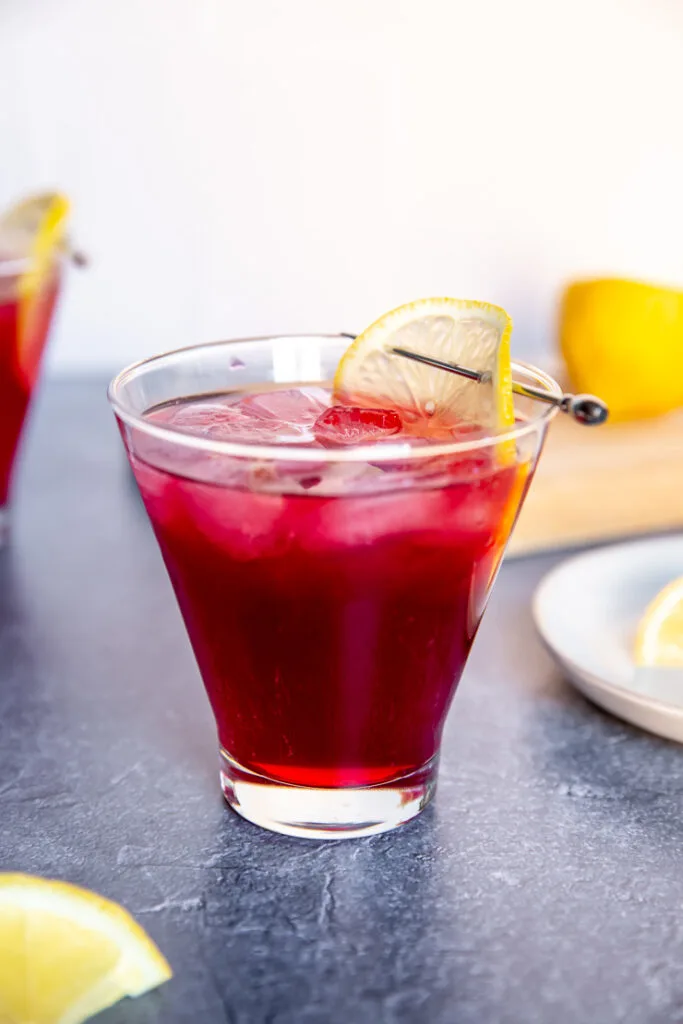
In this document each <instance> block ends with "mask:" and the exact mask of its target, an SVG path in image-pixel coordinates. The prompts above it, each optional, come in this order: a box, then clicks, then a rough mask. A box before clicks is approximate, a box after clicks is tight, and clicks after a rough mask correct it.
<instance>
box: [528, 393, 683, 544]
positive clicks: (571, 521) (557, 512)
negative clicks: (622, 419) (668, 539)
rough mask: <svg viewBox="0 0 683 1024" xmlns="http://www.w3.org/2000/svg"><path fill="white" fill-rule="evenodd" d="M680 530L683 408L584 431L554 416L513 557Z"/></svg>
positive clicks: (682, 509)
mask: <svg viewBox="0 0 683 1024" xmlns="http://www.w3.org/2000/svg"><path fill="white" fill-rule="evenodd" d="M676 528H681V529H683V409H681V410H679V411H677V412H676V413H673V414H671V415H669V416H665V417H662V418H661V419H656V420H644V421H640V422H638V423H618V424H613V425H612V424H609V423H608V424H605V426H603V427H595V428H590V427H581V426H579V425H578V424H577V423H574V422H573V421H572V420H570V419H569V417H567V416H563V415H558V416H556V417H555V420H554V421H553V423H552V425H551V427H550V430H549V432H548V439H547V441H546V446H545V449H544V451H543V453H542V455H541V459H540V462H539V466H538V469H537V471H536V476H535V478H534V481H533V483H532V485H531V488H530V490H529V495H528V497H527V500H526V504H525V506H524V509H523V511H522V514H521V516H520V518H519V522H518V523H517V526H516V527H515V532H514V534H513V536H512V539H511V541H510V547H509V554H510V555H513V556H514V555H526V554H531V553H533V552H536V551H546V550H550V549H552V548H568V547H573V546H579V545H582V544H586V543H591V542H595V541H602V540H614V539H616V538H618V537H628V536H632V535H637V534H644V533H654V532H658V531H662V530H671V529H676Z"/></svg>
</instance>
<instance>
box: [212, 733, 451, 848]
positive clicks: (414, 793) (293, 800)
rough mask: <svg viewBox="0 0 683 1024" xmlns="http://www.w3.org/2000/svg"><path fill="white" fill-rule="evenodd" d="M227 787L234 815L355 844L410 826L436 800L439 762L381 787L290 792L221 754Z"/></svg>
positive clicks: (269, 826)
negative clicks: (358, 837) (406, 824)
mask: <svg viewBox="0 0 683 1024" xmlns="http://www.w3.org/2000/svg"><path fill="white" fill-rule="evenodd" d="M220 756H221V787H222V789H223V795H224V797H225V799H226V800H227V802H228V803H229V804H230V806H231V807H232V808H233V810H235V811H237V813H238V814H241V815H242V817H243V818H246V819H247V821H252V822H253V823H254V824H255V825H260V826H261V828H267V829H270V831H271V832H281V833H283V834H284V835H286V836H302V837H303V838H305V839H353V838H354V837H356V836H371V835H375V834H377V833H378V832H387V831H389V829H392V828H397V827H398V826H399V825H403V824H405V822H406V821H410V819H411V818H414V817H415V816H416V815H417V814H419V813H420V811H421V810H423V809H424V808H425V807H426V806H427V804H428V803H429V801H430V800H431V799H432V797H433V796H434V790H435V789H436V775H437V768H438V761H439V759H438V756H435V757H433V758H432V759H431V761H428V762H427V764H425V765H423V766H422V767H421V768H418V769H417V770H416V771H414V772H411V773H410V775H404V776H403V777H402V778H400V779H393V780H392V781H391V782H385V783H383V784H382V785H381V786H364V787H359V788H358V789H351V788H345V789H313V788H310V787H308V786H289V785H287V783H284V782H278V781H276V780H275V779H270V778H268V777H267V776H265V775H257V774H256V773H255V772H252V771H250V770H249V769H248V768H244V767H243V766H242V765H241V764H239V763H238V762H237V761H235V760H234V759H233V758H232V757H230V755H229V754H228V753H227V752H226V751H225V750H221V755H220Z"/></svg>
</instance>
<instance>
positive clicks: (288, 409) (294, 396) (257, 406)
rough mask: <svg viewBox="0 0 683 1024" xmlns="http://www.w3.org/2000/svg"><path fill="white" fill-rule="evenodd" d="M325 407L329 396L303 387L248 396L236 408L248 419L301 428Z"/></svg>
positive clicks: (323, 392)
mask: <svg viewBox="0 0 683 1024" xmlns="http://www.w3.org/2000/svg"><path fill="white" fill-rule="evenodd" d="M329 404H330V398H329V394H328V392H327V391H325V390H324V389H323V388H318V387H303V388H286V389H284V390H282V391H264V392H263V393H262V394H260V395H248V396H247V397H246V398H243V399H242V400H241V402H239V403H238V406H237V407H238V408H239V409H240V410H241V411H242V412H243V413H245V414H246V415H248V416H254V417H256V418H258V419H264V420H277V421H279V422H280V423H282V424H289V425H292V426H297V427H303V426H310V425H312V424H313V423H315V421H316V420H317V418H318V417H319V416H320V414H321V413H322V412H324V410H325V409H326V408H327V407H328V406H329Z"/></svg>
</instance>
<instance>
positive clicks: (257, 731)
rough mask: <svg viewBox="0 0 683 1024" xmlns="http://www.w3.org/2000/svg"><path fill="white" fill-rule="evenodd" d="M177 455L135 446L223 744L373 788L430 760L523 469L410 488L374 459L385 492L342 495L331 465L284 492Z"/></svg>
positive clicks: (262, 763)
mask: <svg viewBox="0 0 683 1024" xmlns="http://www.w3.org/2000/svg"><path fill="white" fill-rule="evenodd" d="M177 409H178V406H177V405H176V406H175V407H173V409H169V410H164V409H162V410H159V411H157V412H155V413H154V414H153V418H154V419H155V420H156V421H157V422H158V421H160V420H161V421H167V422H168V421H170V420H172V419H173V416H174V415H175V412H176V411H177ZM128 443H129V450H130V448H131V447H133V448H134V447H135V445H134V444H133V445H132V446H131V442H130V438H129V439H128ZM200 458H201V457H200V456H198V457H197V459H200ZM218 458H220V457H218ZM173 459H174V456H173V453H172V452H169V450H168V449H166V451H165V452H164V451H163V446H162V448H159V449H158V457H157V456H155V448H154V445H152V446H150V447H149V448H148V450H147V451H146V452H145V451H143V449H142V447H138V449H137V454H135V453H134V452H133V451H131V461H132V465H133V469H134V472H135V475H136V478H137V482H138V485H139V487H140V491H141V493H142V497H143V499H144V502H145V505H146V508H147V511H148V513H149V516H150V519H151V521H152V524H153V526H154V530H155V532H156V535H157V538H158V540H159V544H160V546H161V551H162V553H163V557H164V560H165V563H166V566H167V569H168V572H169V575H170V577H171V580H172V583H173V586H174V588H175V591H176V594H177V597H178V601H179V604H180V608H181V611H182V614H183V616H184V619H185V623H186V625H187V629H188V633H189V635H190V639H191V641H192V644H193V647H194V651H195V655H196V657H197V661H198V663H199V667H200V670H201V673H202V676H203V679H204V683H205V685H206V689H207V692H208V695H209V699H210V701H211V705H212V707H213V711H214V714H215V717H216V721H217V725H218V733H219V738H220V743H221V746H222V747H223V748H224V749H225V751H227V753H228V754H229V755H231V756H232V757H233V758H234V759H236V760H237V761H238V762H239V763H240V764H241V765H243V766H244V767H246V768H249V769H251V770H252V771H255V772H258V773H262V774H264V775H267V776H269V777H271V778H274V779H279V780H283V781H286V782H289V783H294V784H300V785H306V786H323V787H325V786H366V785H372V784H376V783H380V782H384V781H388V780H392V779H395V778H397V777H400V776H402V775H405V774H407V773H409V772H412V771H414V770H416V769H418V768H420V767H421V766H422V765H424V764H425V763H426V762H427V761H429V759H430V758H432V757H433V756H434V754H435V753H436V752H437V750H438V747H439V742H440V736H441V730H442V727H443V724H444V719H445V716H446V712H447V710H448V707H449V705H450V702H451V699H452V696H453V693H454V691H455V687H456V685H457V682H458V680H459V678H460V675H461V672H462V669H463V667H464V664H465V661H466V658H467V655H468V653H469V649H470V645H471V643H472V640H473V638H474V635H475V632H476V630H477V627H478V624H479V619H480V617H481V613H482V611H483V607H484V604H485V600H486V596H487V594H488V590H489V587H490V584H491V582H492V578H493V576H494V574H495V570H496V568H497V566H498V563H499V560H500V558H501V555H502V551H503V547H504V544H505V541H506V540H507V536H508V533H509V530H510V528H511V525H512V520H513V518H514V514H515V512H516V509H517V508H518V506H519V502H520V500H521V492H522V491H523V489H524V487H525V480H526V476H525V473H524V471H523V470H522V469H521V468H520V467H518V466H516V465H512V466H510V465H509V464H508V465H506V466H501V465H500V464H497V463H496V461H495V454H493V455H491V454H490V453H489V454H487V455H486V456H484V457H483V458H482V457H476V458H472V457H470V458H469V460H468V459H462V458H461V459H460V460H459V461H457V462H456V463H453V464H452V465H449V467H448V472H447V473H446V475H445V477H444V474H443V473H440V474H439V475H436V476H435V477H434V480H435V481H437V480H438V481H439V483H438V485H436V483H435V484H434V485H433V486H430V483H429V479H425V480H423V481H422V482H421V483H420V484H419V485H416V486H409V487H406V486H405V471H404V470H402V469H401V468H400V467H399V469H398V473H397V474H395V476H394V477H392V469H391V467H390V468H388V469H381V468H376V469H374V470H370V468H369V467H368V472H370V473H374V474H375V475H374V476H370V477H369V478H368V479H370V480H371V481H372V484H371V486H372V487H373V488H376V490H375V492H374V493H365V492H361V493H354V487H355V486H356V485H355V484H354V482H353V481H351V484H350V485H349V488H348V490H347V492H346V493H345V494H343V495H342V496H329V495H328V494H317V493H316V487H319V486H320V484H319V483H315V482H314V483H313V484H311V483H310V481H311V480H314V481H320V479H321V476H324V473H325V468H324V467H323V468H322V469H321V468H318V471H317V475H316V467H315V466H313V467H312V469H311V471H310V472H304V471H303V470H301V472H300V474H299V476H298V477H297V478H296V479H297V481H298V482H296V483H295V484H292V483H291V481H290V482H289V483H287V484H286V485H285V484H283V487H284V486H287V487H289V488H290V493H277V486H278V485H277V475H276V477H275V479H274V480H273V479H269V482H268V486H269V487H270V489H271V490H273V489H275V492H274V493H259V492H258V491H255V490H249V489H246V487H245V486H225V485H224V484H221V483H220V482H216V483H211V482H207V481H206V480H203V481H202V480H197V479H192V474H193V473H196V475H199V476H204V477H206V474H207V472H208V463H207V464H205V465H202V466H201V467H200V466H199V462H198V461H197V459H195V454H194V453H192V452H188V451H185V452H184V453H183V456H182V461H179V460H178V459H176V461H177V463H178V464H177V465H176V466H174V465H173ZM154 461H157V462H158V463H159V464H160V465H163V468H159V465H157V466H154V465H152V463H153V462H154ZM174 470H175V471H174ZM197 470H199V471H198V472H197ZM286 475H287V467H285V468H284V469H283V478H284V477H286ZM245 479H246V477H245ZM249 479H250V480H251V484H252V486H253V485H254V482H255V481H256V483H258V479H259V478H258V473H256V474H253V473H252V475H251V477H250V478H249ZM264 479H266V478H264ZM399 480H401V481H403V484H402V485H400V484H399ZM238 483H239V480H238ZM358 486H362V487H364V488H365V489H367V487H368V486H369V485H368V482H367V481H361V483H359V485H358ZM399 487H401V488H402V489H398V488H399ZM293 491H296V493H292V492H293Z"/></svg>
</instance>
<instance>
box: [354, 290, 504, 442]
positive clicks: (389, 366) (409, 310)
mask: <svg viewBox="0 0 683 1024" xmlns="http://www.w3.org/2000/svg"><path fill="white" fill-rule="evenodd" d="M511 333H512V321H511V320H510V317H509V316H508V314H507V313H506V312H505V310H504V309H500V308H499V307H498V306H491V305H489V304H488V303H486V302H474V301H470V300H466V299H449V298H437V299H420V300H418V301H416V302H410V303H408V304H407V305H405V306H400V307H399V308H398V309H395V310H393V311H392V312H391V313H387V314H385V316H383V317H381V318H380V319H379V320H377V321H375V323H373V324H371V326H370V327H368V328H367V330H365V331H363V333H362V334H360V335H359V336H358V337H357V338H356V340H355V341H354V342H353V343H352V344H351V345H350V346H349V348H348V349H347V351H346V352H345V353H344V355H343V356H342V358H341V360H340V362H339V366H338V367H337V372H336V374H335V378H334V390H335V394H336V396H337V397H338V398H339V399H340V400H341V401H343V402H347V403H348V402H354V403H357V404H360V405H365V406H371V407H374V408H377V407H387V408H394V409H398V410H399V411H400V412H401V414H402V415H403V417H404V420H405V421H406V422H407V423H408V424H410V423H419V424H420V425H421V427H422V428H424V425H425V424H426V423H430V424H431V427H432V428H433V429H435V430H439V429H448V428H449V427H454V426H457V425H459V424H463V423H476V424H478V425H480V426H482V427H485V428H488V429H490V430H501V429H504V428H506V427H510V426H512V425H513V424H514V420H515V413H514V406H513V401H512V373H511V369H510V335H511ZM394 347H399V348H405V349H410V350H412V351H413V352H418V353H421V354H422V355H427V356H431V357H432V358H435V359H442V360H446V361H449V362H456V363H460V364H462V365H464V366H469V367H472V369H474V370H481V371H484V372H486V373H487V374H488V375H489V380H488V382H487V383H478V382H477V381H471V380H467V379H466V378H464V377H459V376H456V375H455V374H452V373H447V372H446V371H444V370H439V369H435V368H433V367H431V366H425V365H423V364H420V363H416V362H413V361H412V360H408V359H404V358H402V357H401V356H397V355H395V354H393V353H392V351H391V350H392V348H394Z"/></svg>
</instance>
